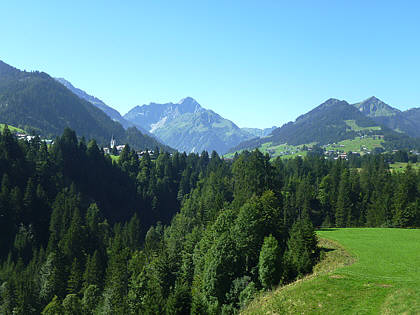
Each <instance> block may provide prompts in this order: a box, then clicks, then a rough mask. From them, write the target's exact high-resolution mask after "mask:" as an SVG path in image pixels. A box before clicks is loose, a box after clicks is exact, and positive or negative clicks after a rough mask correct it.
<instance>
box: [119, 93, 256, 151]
mask: <svg viewBox="0 0 420 315" xmlns="http://www.w3.org/2000/svg"><path fill="white" fill-rule="evenodd" d="M124 118H125V119H126V120H128V121H131V122H132V123H134V124H135V125H136V126H141V127H143V128H144V129H146V130H148V131H150V132H151V133H153V134H155V135H156V136H157V137H158V138H159V139H161V140H162V141H163V142H164V143H166V144H167V145H169V146H171V147H174V148H176V149H178V150H180V151H186V152H198V153H201V152H202V151H204V150H206V151H213V150H215V151H217V152H218V153H221V154H223V153H225V152H226V151H227V150H228V149H229V148H230V147H232V146H234V145H236V144H238V143H240V142H241V141H244V140H247V139H251V138H253V137H254V136H253V135H252V134H250V133H249V132H246V131H244V130H241V128H239V127H238V126H237V125H235V124H234V123H233V122H232V121H230V120H228V119H225V118H223V117H221V116H220V115H219V114H217V113H215V112H214V111H212V110H209V109H205V108H203V107H201V105H200V104H199V103H198V102H197V101H196V100H195V99H193V98H192V97H186V98H184V99H182V100H181V101H179V102H178V103H165V104H157V103H150V104H149V105H142V106H136V107H134V108H133V109H132V110H130V111H129V112H128V113H127V114H125V115H124Z"/></svg>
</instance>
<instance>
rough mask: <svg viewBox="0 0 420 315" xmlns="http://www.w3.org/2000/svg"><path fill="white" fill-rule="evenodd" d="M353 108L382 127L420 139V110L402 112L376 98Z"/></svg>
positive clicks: (371, 98)
mask: <svg viewBox="0 0 420 315" xmlns="http://www.w3.org/2000/svg"><path fill="white" fill-rule="evenodd" d="M353 106H355V107H356V108H357V109H359V111H360V112H361V113H363V114H364V115H366V116H368V117H370V118H372V119H373V120H374V121H376V122H377V123H378V124H380V125H383V126H387V127H388V128H390V129H392V130H395V131H398V132H402V133H405V134H407V135H409V136H411V137H420V108H413V109H409V110H406V111H400V110H399V109H396V108H393V107H391V106H389V105H388V104H386V103H384V102H382V101H381V100H380V99H378V98H376V97H374V96H372V97H370V98H368V99H367V100H364V101H363V102H360V103H356V104H353Z"/></svg>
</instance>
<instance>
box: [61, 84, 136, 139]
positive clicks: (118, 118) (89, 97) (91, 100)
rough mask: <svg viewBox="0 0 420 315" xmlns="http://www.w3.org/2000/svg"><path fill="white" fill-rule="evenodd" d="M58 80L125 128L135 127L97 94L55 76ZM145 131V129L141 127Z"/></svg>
mask: <svg viewBox="0 0 420 315" xmlns="http://www.w3.org/2000/svg"><path fill="white" fill-rule="evenodd" d="M55 79H56V80H57V81H58V82H60V83H61V84H63V85H64V86H65V87H66V88H68V89H69V90H70V91H72V92H73V93H74V94H76V95H77V96H78V97H80V98H81V99H84V100H86V101H88V102H89V103H91V104H93V105H95V106H96V107H98V108H99V109H100V110H102V111H103V112H104V113H105V114H107V115H108V116H109V117H110V118H111V119H112V120H113V121H116V122H119V123H120V124H121V126H123V127H124V128H125V129H127V128H129V127H134V124H132V123H130V122H129V121H127V120H125V119H124V118H123V117H122V116H121V114H120V113H119V112H118V111H117V110H115V109H114V108H112V107H110V106H108V105H106V104H105V103H104V102H103V101H101V100H100V99H98V98H97V97H95V96H92V95H89V94H87V93H86V92H85V91H83V90H81V89H79V88H76V87H74V86H73V85H72V84H71V83H70V82H69V81H67V80H65V79H63V78H55ZM139 130H140V131H142V132H143V130H141V129H139Z"/></svg>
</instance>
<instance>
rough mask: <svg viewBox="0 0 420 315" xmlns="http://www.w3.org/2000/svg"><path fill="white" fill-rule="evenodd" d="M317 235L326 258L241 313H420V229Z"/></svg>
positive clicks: (337, 230) (336, 230)
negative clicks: (307, 272)
mask: <svg viewBox="0 0 420 315" xmlns="http://www.w3.org/2000/svg"><path fill="white" fill-rule="evenodd" d="M318 236H319V237H320V238H322V239H321V241H322V242H320V245H321V247H323V248H324V249H323V251H324V256H325V258H324V259H323V260H322V261H321V263H320V264H319V265H318V266H317V267H316V268H315V270H314V274H313V275H311V276H308V277H307V278H305V279H302V280H300V281H297V282H296V283H293V284H291V285H288V286H285V287H283V288H279V289H277V290H274V291H273V292H270V293H266V294H263V295H262V296H260V297H258V298H256V299H255V300H254V301H253V302H252V303H251V304H250V305H249V306H248V308H247V309H245V310H244V311H243V314H420V230H404V229H380V228H377V229H328V230H323V231H319V232H318ZM331 241H332V242H331ZM337 242H338V243H339V244H341V245H342V246H343V247H344V248H345V249H346V250H347V251H346V250H344V248H343V247H341V246H340V245H339V244H338V243H337ZM335 268H337V269H335ZM334 269H335V270H334ZM332 270H334V271H332Z"/></svg>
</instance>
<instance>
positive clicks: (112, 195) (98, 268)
mask: <svg viewBox="0 0 420 315" xmlns="http://www.w3.org/2000/svg"><path fill="white" fill-rule="evenodd" d="M399 154H401V153H399ZM386 159H387V157H386V156H385V155H366V156H363V157H359V156H350V157H349V160H348V161H345V160H340V159H339V160H336V161H334V160H326V159H325V158H324V157H323V156H320V155H317V154H310V155H309V156H308V157H305V158H304V159H302V158H295V159H290V160H285V161H283V160H280V159H276V160H274V161H270V158H269V156H268V155H263V154H262V153H261V152H259V151H258V150H256V151H253V152H247V151H245V152H243V153H241V154H240V155H236V156H235V158H234V159H233V160H224V159H223V158H221V157H219V156H218V155H217V153H216V152H213V153H211V154H210V155H209V154H208V153H207V152H203V153H202V154H200V155H198V154H189V155H187V154H185V153H177V152H176V153H173V154H169V153H166V152H155V154H154V155H148V154H146V155H144V156H143V157H141V158H139V157H138V155H137V154H136V153H135V151H134V150H131V149H130V147H129V146H126V147H125V149H124V150H123V152H122V153H121V155H120V157H119V160H118V162H113V161H112V160H111V158H110V157H109V156H107V155H104V153H103V151H102V150H101V148H100V147H99V146H98V145H97V144H96V142H95V141H94V140H92V141H90V142H89V143H86V142H85V141H84V140H83V139H78V138H77V136H76V134H75V133H74V132H73V131H71V130H70V129H66V130H65V131H64V133H63V135H62V136H61V137H59V138H57V139H56V141H55V143H54V144H53V145H52V146H51V147H47V146H46V144H45V143H44V142H43V141H41V140H40V139H39V138H35V139H34V140H31V141H30V142H26V141H18V140H16V138H15V137H14V136H13V135H12V134H11V133H10V131H9V130H8V128H7V127H6V128H5V129H4V132H3V133H2V134H1V136H0V179H1V187H0V234H1V237H0V242H1V243H0V244H1V246H0V313H1V314H40V313H41V314H235V313H236V312H237V311H238V310H239V309H240V308H241V307H243V306H244V305H246V304H247V303H248V302H249V301H250V300H251V299H252V298H253V296H254V295H255V294H256V293H257V292H258V291H260V290H267V289H271V288H273V287H274V286H277V285H279V284H287V283H289V282H292V281H294V280H295V279H297V278H299V277H301V276H303V275H305V274H307V273H310V272H311V271H312V267H313V266H314V264H315V263H316V262H317V261H318V260H319V249H318V246H317V239H316V236H315V232H314V229H315V228H317V227H356V226H357V227H364V226H383V227H385V226H387V227H419V226H420V196H419V191H420V172H419V171H418V170H417V171H416V170H415V169H413V168H412V167H411V166H410V164H408V167H407V168H406V169H405V170H404V171H403V172H391V171H390V170H389V167H388V164H387V162H386Z"/></svg>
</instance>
